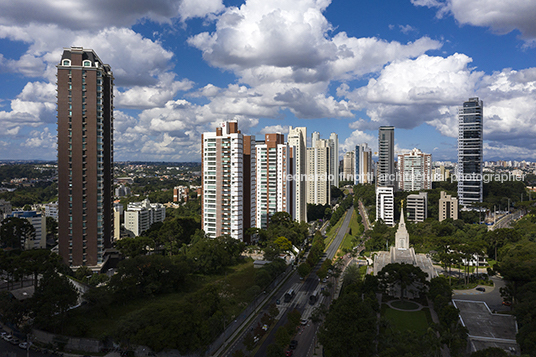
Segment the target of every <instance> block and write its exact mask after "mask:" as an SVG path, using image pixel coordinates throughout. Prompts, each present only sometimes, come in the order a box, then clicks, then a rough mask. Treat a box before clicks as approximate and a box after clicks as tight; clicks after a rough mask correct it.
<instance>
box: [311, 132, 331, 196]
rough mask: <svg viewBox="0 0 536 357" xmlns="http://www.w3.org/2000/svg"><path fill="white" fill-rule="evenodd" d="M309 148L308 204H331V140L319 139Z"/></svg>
mask: <svg viewBox="0 0 536 357" xmlns="http://www.w3.org/2000/svg"><path fill="white" fill-rule="evenodd" d="M315 145H316V146H315V147H311V148H307V203H311V204H315V205H325V204H329V203H330V201H331V190H330V189H331V187H330V186H331V181H330V177H329V176H330V175H329V173H330V172H331V163H330V150H329V149H330V148H329V140H324V139H318V140H317V141H316V143H315Z"/></svg>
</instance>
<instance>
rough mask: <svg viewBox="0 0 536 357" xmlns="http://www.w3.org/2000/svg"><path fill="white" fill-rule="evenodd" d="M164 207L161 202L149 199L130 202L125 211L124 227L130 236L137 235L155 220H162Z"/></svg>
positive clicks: (164, 215)
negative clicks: (153, 201)
mask: <svg viewBox="0 0 536 357" xmlns="http://www.w3.org/2000/svg"><path fill="white" fill-rule="evenodd" d="M165 218H166V207H164V205H163V204H161V203H151V202H150V201H149V199H145V200H143V201H142V202H131V203H129V204H128V205H127V210H126V211H125V229H126V230H127V231H128V232H129V234H130V235H132V236H135V237H137V236H139V235H140V234H142V233H143V232H145V231H146V230H148V229H149V228H151V225H153V223H156V222H164V219H165Z"/></svg>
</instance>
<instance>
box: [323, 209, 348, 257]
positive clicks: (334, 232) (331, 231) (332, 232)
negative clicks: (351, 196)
mask: <svg viewBox="0 0 536 357" xmlns="http://www.w3.org/2000/svg"><path fill="white" fill-rule="evenodd" d="M344 217H346V215H344V216H342V218H341V219H339V222H337V224H335V225H334V226H333V227H331V228H330V229H329V231H328V232H327V234H326V239H324V244H325V246H326V249H328V247H329V245H330V244H331V242H333V240H334V239H335V236H336V235H337V232H338V231H339V228H341V226H342V222H343V221H344Z"/></svg>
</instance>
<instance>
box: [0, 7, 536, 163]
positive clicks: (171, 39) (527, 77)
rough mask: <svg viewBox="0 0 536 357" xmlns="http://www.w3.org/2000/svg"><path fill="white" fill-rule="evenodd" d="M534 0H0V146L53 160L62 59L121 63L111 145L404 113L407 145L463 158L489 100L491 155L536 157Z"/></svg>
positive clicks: (350, 126)
mask: <svg viewBox="0 0 536 357" xmlns="http://www.w3.org/2000/svg"><path fill="white" fill-rule="evenodd" d="M535 19H536V1H534V0H509V1H504V0H472V1H466V0H360V1H342V0H332V1H330V0H292V1H290V0H242V1H241V0H229V1H227V0H178V1H177V0H136V1H132V0H93V1H80V0H39V1H37V0H17V1H13V0H0V159H47V160H54V159H55V158H56V133H57V131H56V97H55V95H56V92H55V80H56V79H55V75H56V65H57V64H58V63H59V61H60V57H61V53H62V49H63V48H64V47H70V46H82V47H85V48H92V49H94V50H95V51H96V52H97V54H98V55H99V57H100V58H101V59H102V60H103V61H104V62H106V63H108V64H110V65H111V67H112V70H113V72H114V76H115V84H116V87H115V112H114V115H115V122H114V126H115V135H114V137H115V155H114V156H115V159H116V161H123V160H152V161H200V155H199V147H200V134H201V133H202V132H205V131H212V130H214V128H215V126H216V125H217V124H218V123H219V122H220V121H222V120H228V119H237V120H238V121H239V128H240V129H242V131H243V132H245V133H249V134H253V135H256V136H257V137H258V138H261V137H263V136H264V133H267V132H283V133H286V132H287V131H288V127H289V126H306V127H307V129H308V133H309V134H310V133H311V132H313V131H319V132H320V134H321V137H322V138H327V137H329V134H330V133H331V132H336V133H337V134H338V135H339V140H340V143H341V151H342V152H344V151H346V150H351V148H352V147H353V146H355V145H356V144H359V143H362V142H368V143H369V144H370V145H371V146H372V147H373V148H376V147H377V129H378V127H379V126H380V125H394V126H395V127H396V131H395V137H396V144H397V146H396V147H397V150H398V151H403V150H408V149H412V148H413V147H418V148H420V149H421V150H423V151H425V152H429V153H432V154H433V158H434V160H449V159H455V158H456V136H457V120H456V113H457V107H458V106H460V105H461V103H462V102H463V101H464V100H466V99H468V98H469V97H475V96H478V97H480V98H481V99H482V100H483V101H484V111H485V122H484V138H485V143H484V147H485V159H487V160H490V159H496V158H511V159H515V158H520V159H531V160H536V140H535V139H534V137H535V135H536V61H535V60H536V21H535Z"/></svg>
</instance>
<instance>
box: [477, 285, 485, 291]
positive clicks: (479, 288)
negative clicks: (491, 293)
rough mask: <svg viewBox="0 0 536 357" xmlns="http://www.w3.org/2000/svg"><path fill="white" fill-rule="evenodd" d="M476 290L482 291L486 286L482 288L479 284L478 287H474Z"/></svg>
mask: <svg viewBox="0 0 536 357" xmlns="http://www.w3.org/2000/svg"><path fill="white" fill-rule="evenodd" d="M476 290H478V291H482V292H484V291H486V288H483V287H481V286H479V287H478V288H476Z"/></svg>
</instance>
